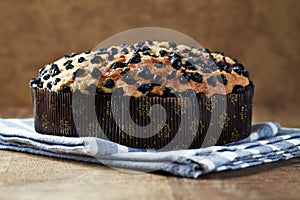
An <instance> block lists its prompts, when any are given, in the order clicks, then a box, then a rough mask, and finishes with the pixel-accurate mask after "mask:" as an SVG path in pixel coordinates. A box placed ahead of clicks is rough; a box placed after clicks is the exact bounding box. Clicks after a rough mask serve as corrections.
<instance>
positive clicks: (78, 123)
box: [32, 88, 254, 149]
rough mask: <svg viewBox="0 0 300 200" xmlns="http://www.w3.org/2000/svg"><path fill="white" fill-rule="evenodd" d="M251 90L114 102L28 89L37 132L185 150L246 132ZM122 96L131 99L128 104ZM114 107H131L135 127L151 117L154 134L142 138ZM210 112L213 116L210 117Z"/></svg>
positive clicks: (127, 109) (220, 142) (98, 96)
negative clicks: (188, 99)
mask: <svg viewBox="0 0 300 200" xmlns="http://www.w3.org/2000/svg"><path fill="white" fill-rule="evenodd" d="M253 92H254V89H253V88H248V89H247V91H246V92H245V93H244V94H228V95H213V96H212V97H210V98H207V97H204V98H203V97H198V96H197V98H196V99H194V100H193V101H187V99H186V98H174V97H167V98H165V97H123V96H122V97H120V98H118V97H117V98H113V101H112V95H111V94H98V93H97V94H95V95H85V94H79V95H74V94H72V93H61V92H51V91H48V90H45V89H32V97H33V98H32V99H33V106H34V119H35V123H34V124H35V129H36V131H37V132H39V133H42V134H49V135H57V136H65V137H88V136H91V137H98V138H103V139H107V140H110V141H113V142H116V143H119V144H122V145H126V146H129V147H135V148H156V149H161V148H166V147H167V148H171V149H183V148H185V149H186V148H199V147H204V146H210V145H223V144H226V143H230V142H234V141H238V140H240V139H243V138H245V137H247V136H248V135H249V134H250V132H251V119H252V97H253ZM124 101H127V102H129V106H126V104H125V102H124ZM188 103H191V104H197V106H198V108H199V110H198V111H199V115H198V118H196V117H195V116H197V111H196V110H194V109H191V108H192V107H193V105H188ZM155 104H159V105H161V106H163V108H164V109H165V110H166V114H167V118H166V122H165V123H163V121H160V120H161V110H159V109H158V110H152V111H151V109H150V108H151V107H152V106H153V105H155ZM218 105H222V106H218ZM226 107H227V108H226ZM113 109H115V112H118V113H128V112H129V113H130V116H131V119H132V120H133V121H134V122H135V123H136V124H137V125H139V126H145V125H148V124H149V123H151V119H152V120H153V123H156V124H157V127H156V128H155V129H156V130H153V127H152V130H146V133H149V132H152V133H156V134H155V135H151V136H149V137H147V135H144V136H143V137H140V135H139V134H142V133H138V134H137V133H136V132H135V129H133V128H132V124H130V123H129V122H128V119H126V118H125V117H126V116H125V114H124V115H123V114H121V116H120V117H117V118H116V117H115V116H114V114H113V112H112V110H113ZM120 109H121V110H120ZM155 111H157V112H155ZM150 112H151V113H150ZM212 114H213V115H214V116H216V117H215V118H214V119H212V118H211V116H212ZM95 116H96V118H95ZM150 116H152V118H151V119H150ZM114 117H115V119H114ZM160 122H161V124H160ZM101 130H102V131H101ZM208 130H209V131H208ZM208 133H209V134H208ZM137 135H138V136H137Z"/></svg>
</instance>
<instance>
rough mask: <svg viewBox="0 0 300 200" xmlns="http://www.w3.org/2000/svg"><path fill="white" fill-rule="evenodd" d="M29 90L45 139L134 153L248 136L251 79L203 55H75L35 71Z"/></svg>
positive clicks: (136, 49)
mask: <svg viewBox="0 0 300 200" xmlns="http://www.w3.org/2000/svg"><path fill="white" fill-rule="evenodd" d="M30 86H31V88H32V94H33V105H34V118H35V128H36V130H37V132H40V133H43V134H52V135H59V136H66V137H78V136H80V137H81V136H93V137H98V138H104V139H108V140H110V141H113V142H117V143H119V144H123V145H126V146H130V147H137V148H163V147H165V146H168V145H170V144H173V145H171V148H198V147H201V146H203V145H205V146H208V145H214V144H217V145H219V144H226V143H230V142H234V141H237V140H240V139H242V138H245V137H246V136H248V135H249V134H250V131H251V130H250V129H251V115H252V98H253V92H254V86H253V84H252V81H250V79H249V73H248V71H246V69H245V68H244V66H243V65H242V64H241V63H239V62H238V61H237V60H236V59H232V58H230V57H228V56H225V55H224V54H223V53H221V52H210V51H209V50H208V49H204V48H194V47H189V46H186V45H180V44H176V43H174V42H158V41H143V42H139V43H136V44H134V45H127V44H121V45H119V46H112V47H109V48H101V49H97V50H94V51H85V52H83V53H80V54H76V53H73V54H71V55H65V56H64V57H63V58H61V59H59V60H57V61H55V62H53V63H51V64H47V65H46V66H45V67H43V68H42V69H40V70H39V75H38V77H37V78H34V79H32V80H31V81H30ZM154 105H160V109H151V108H152V107H153V106H154ZM218 105H222V106H218ZM162 110H164V111H162ZM126 113H128V114H126ZM162 113H165V114H166V115H165V116H164V118H161V116H162ZM95 116H96V117H95ZM212 118H213V119H212ZM95 119H96V120H95ZM161 120H163V121H161ZM132 122H134V124H132ZM151 123H154V124H155V126H154V127H153V126H149V124H151ZM135 126H138V127H139V129H137V128H135ZM143 127H144V128H145V129H147V130H144V129H143ZM141 132H145V133H147V134H145V135H143V134H142V133H141ZM150 132H152V133H153V134H152V135H149V133H150ZM154 133H155V134H154ZM208 133H209V135H208ZM187 138H188V139H187ZM174 141H175V142H174ZM204 143H205V144H204Z"/></svg>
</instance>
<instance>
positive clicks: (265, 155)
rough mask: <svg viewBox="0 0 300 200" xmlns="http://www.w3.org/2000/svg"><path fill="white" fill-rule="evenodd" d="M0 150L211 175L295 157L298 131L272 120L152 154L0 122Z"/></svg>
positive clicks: (25, 123)
mask: <svg viewBox="0 0 300 200" xmlns="http://www.w3.org/2000/svg"><path fill="white" fill-rule="evenodd" d="M0 149H1V150H13V151H20V152H27V153H33V154H39V155H45V156H51V157H57V158H63V159H71V160H77V161H83V162H92V163H101V164H105V165H108V166H110V167H114V168H122V169H130V170H137V171H146V172H150V171H157V170H160V171H164V172H168V173H171V174H174V175H177V176H182V177H189V178H197V177H199V176H200V175H202V174H207V173H210V172H219V171H224V170H236V169H241V168H246V167H251V166H255V165H260V164H263V163H270V162H275V161H278V160H286V159H290V158H295V157H299V156H300V129H295V128H282V127H280V125H279V124H277V123H271V122H268V123H259V124H254V125H253V126H252V133H251V135H250V136H249V137H247V138H245V139H243V140H241V141H238V142H236V143H233V144H230V145H226V146H212V147H207V148H201V149H190V150H176V151H164V152H157V151H155V150H153V149H134V148H128V147H125V146H122V145H118V144H116V143H113V142H110V141H105V140H101V139H97V138H66V137H59V136H48V135H42V134H39V133H37V132H35V130H34V126H33V119H0ZM0 155H1V154H0Z"/></svg>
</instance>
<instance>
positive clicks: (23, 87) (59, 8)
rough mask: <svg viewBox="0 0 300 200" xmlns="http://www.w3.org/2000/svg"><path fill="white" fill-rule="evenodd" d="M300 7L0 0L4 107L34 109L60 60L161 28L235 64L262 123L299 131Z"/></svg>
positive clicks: (207, 0) (203, 1)
mask: <svg viewBox="0 0 300 200" xmlns="http://www.w3.org/2000/svg"><path fill="white" fill-rule="evenodd" d="M299 7H300V1H299V0H244V1H240V0H226V1H224V0H177V1H174V0H144V1H133V0H126V1H118V0H110V1H104V0H101V1H100V0H86V1H83V0H74V1H67V0H26V1H21V0H0V21H1V28H0V85H1V89H0V92H1V98H0V106H1V107H2V108H4V107H9V106H24V107H30V106H31V97H30V90H29V86H28V81H29V80H30V78H32V77H35V76H36V75H37V71H38V69H39V68H41V67H42V66H43V65H45V64H47V63H49V62H52V61H54V60H55V59H57V58H59V57H61V56H62V55H64V54H67V53H70V52H81V51H84V50H86V49H93V48H94V47H95V46H96V45H97V44H98V43H99V42H101V41H103V40H104V39H106V38H107V37H109V36H111V35H113V34H116V33H119V32H121V31H125V30H128V29H131V28H136V27H143V26H159V27H165V28H170V29H174V30H177V31H180V32H182V33H185V34H187V35H189V36H191V37H192V38H194V39H195V40H197V41H198V42H199V43H200V44H202V45H203V46H205V47H207V48H209V49H211V50H217V51H224V52H225V54H228V55H231V56H233V57H236V58H238V59H239V61H241V62H242V63H243V64H244V65H245V66H246V67H247V69H248V70H249V71H250V73H251V77H252V79H253V80H254V83H255V85H256V92H255V104H254V106H255V108H256V110H257V112H258V113H260V115H259V117H257V119H258V120H278V121H283V122H285V124H288V125H299V122H298V121H299V119H300V116H299V115H300V114H298V113H297V112H296V111H297V110H299V108H300V103H299V102H300V89H299V80H298V79H299V72H298V71H299V63H300V62H299V61H300V59H299V57H298V53H299V52H300V43H299V35H300V15H299V13H298V11H299ZM265 113H267V114H266V115H264V114H265ZM291 115H293V116H295V117H293V118H292V119H291V120H292V121H288V122H287V121H284V116H291ZM264 116H268V118H266V117H264ZM270 116H271V117H270ZM272 116H274V117H272Z"/></svg>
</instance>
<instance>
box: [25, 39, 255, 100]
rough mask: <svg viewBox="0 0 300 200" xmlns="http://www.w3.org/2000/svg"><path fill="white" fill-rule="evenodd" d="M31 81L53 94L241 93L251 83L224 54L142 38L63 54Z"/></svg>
mask: <svg viewBox="0 0 300 200" xmlns="http://www.w3.org/2000/svg"><path fill="white" fill-rule="evenodd" d="M30 85H31V87H32V88H35V89H48V90H50V91H57V92H74V91H77V90H79V91H81V92H82V93H86V94H88V93H94V92H100V93H112V92H113V91H119V92H122V93H123V94H124V95H126V96H135V97H139V96H164V97H169V96H175V94H176V95H177V94H179V95H183V96H184V95H188V93H190V92H195V93H199V94H202V93H204V94H205V95H206V96H208V97H209V96H211V95H213V94H228V93H232V92H236V93H242V92H244V91H245V90H246V89H247V87H252V86H253V85H252V82H251V81H250V80H249V73H248V72H247V71H246V70H245V68H244V67H243V65H242V64H240V63H238V62H237V61H236V60H233V59H231V58H230V57H228V56H224V55H223V53H219V52H210V51H209V50H207V49H202V48H200V49H199V48H193V47H188V46H186V45H176V44H175V43H174V42H158V41H144V42H139V43H136V44H134V45H126V44H121V45H120V46H112V47H109V48H101V49H98V50H95V51H85V52H83V53H80V54H71V55H66V56H64V57H63V58H61V59H59V60H57V61H55V62H53V63H51V64H47V65H46V66H45V67H44V68H42V69H40V71H39V76H38V78H35V79H32V80H31V81H30Z"/></svg>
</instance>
